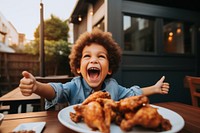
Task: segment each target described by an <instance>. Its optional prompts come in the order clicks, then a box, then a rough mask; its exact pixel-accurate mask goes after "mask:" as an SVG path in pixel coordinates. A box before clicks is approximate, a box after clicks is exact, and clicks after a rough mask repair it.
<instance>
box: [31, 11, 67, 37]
mask: <svg viewBox="0 0 200 133" xmlns="http://www.w3.org/2000/svg"><path fill="white" fill-rule="evenodd" d="M68 32H69V27H68V25H67V20H66V21H62V20H60V19H59V18H58V17H56V16H54V15H51V18H50V19H47V20H45V21H44V39H45V40H54V41H59V40H65V41H68V37H69V35H68ZM39 33H40V25H39V26H38V27H37V28H36V31H35V33H34V37H35V38H39Z"/></svg>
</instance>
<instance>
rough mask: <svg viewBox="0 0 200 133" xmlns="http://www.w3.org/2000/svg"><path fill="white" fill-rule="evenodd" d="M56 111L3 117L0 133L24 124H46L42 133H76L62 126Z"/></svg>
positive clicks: (7, 132) (6, 132) (5, 132)
mask: <svg viewBox="0 0 200 133" xmlns="http://www.w3.org/2000/svg"><path fill="white" fill-rule="evenodd" d="M57 115H58V111H43V112H28V113H20V114H8V115H5V119H4V120H3V122H2V124H1V126H0V133H9V132H11V131H12V130H13V129H15V128H16V127H17V126H18V125H19V124H21V123H26V122H46V125H45V127H44V129H43V132H42V133H77V132H75V131H73V130H71V129H69V128H67V127H65V126H63V125H62V124H61V123H60V122H59V120H58V118H57Z"/></svg>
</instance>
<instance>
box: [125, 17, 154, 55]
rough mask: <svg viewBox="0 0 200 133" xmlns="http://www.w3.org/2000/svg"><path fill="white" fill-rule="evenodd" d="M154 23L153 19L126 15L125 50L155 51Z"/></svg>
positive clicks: (138, 51)
mask: <svg viewBox="0 0 200 133" xmlns="http://www.w3.org/2000/svg"><path fill="white" fill-rule="evenodd" d="M154 23H155V21H154V20H153V19H149V18H144V17H134V16H129V15H124V16H123V31H124V50H125V51H134V52H137V53H143V52H154Z"/></svg>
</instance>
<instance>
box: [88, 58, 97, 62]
mask: <svg viewBox="0 0 200 133" xmlns="http://www.w3.org/2000/svg"><path fill="white" fill-rule="evenodd" d="M97 62H98V61H97V58H94V57H93V58H91V60H90V63H97Z"/></svg>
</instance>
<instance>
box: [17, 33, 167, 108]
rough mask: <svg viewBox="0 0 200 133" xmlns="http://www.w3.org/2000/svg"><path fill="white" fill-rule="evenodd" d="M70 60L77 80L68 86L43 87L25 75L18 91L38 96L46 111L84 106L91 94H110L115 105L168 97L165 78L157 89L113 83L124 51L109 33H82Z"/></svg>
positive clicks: (67, 84)
mask: <svg viewBox="0 0 200 133" xmlns="http://www.w3.org/2000/svg"><path fill="white" fill-rule="evenodd" d="M69 58H70V67H71V71H72V72H73V73H74V75H75V77H74V78H73V79H72V80H71V81H70V82H67V83H65V84H62V83H41V82H38V81H36V79H35V77H34V76H33V75H32V74H31V73H29V72H27V71H23V72H22V75H23V76H24V77H23V78H22V79H21V80H20V84H19V88H20V90H21V92H22V94H23V95H25V96H30V95H31V94H32V93H36V94H38V95H40V96H41V97H44V98H45V99H46V100H45V101H46V104H45V109H48V108H50V107H52V106H54V105H55V104H57V103H66V102H67V103H69V104H70V105H73V104H78V103H82V102H83V101H84V100H85V99H86V98H87V97H88V96H89V95H90V94H91V93H92V92H95V91H100V90H101V91H103V90H104V91H108V92H109V93H110V95H111V98H112V99H113V100H115V101H119V100H120V99H123V98H126V97H129V96H133V95H147V96H148V95H152V94H168V91H169V83H166V82H164V79H165V77H164V76H163V77H162V78H161V79H160V80H159V81H158V82H157V83H156V84H155V85H152V86H149V87H145V88H140V87H139V86H132V87H130V88H125V87H123V86H121V85H119V84H118V83H117V82H116V80H114V79H113V78H111V77H112V75H113V74H114V73H115V72H116V71H117V69H118V67H119V63H120V61H121V49H120V47H119V45H118V44H117V43H116V42H115V41H114V40H113V38H112V35H111V34H110V33H109V32H103V31H101V30H99V29H94V30H93V31H92V32H85V33H83V34H82V35H81V36H80V37H79V38H78V40H77V41H76V43H75V45H74V46H73V48H72V51H71V54H70V55H69Z"/></svg>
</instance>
